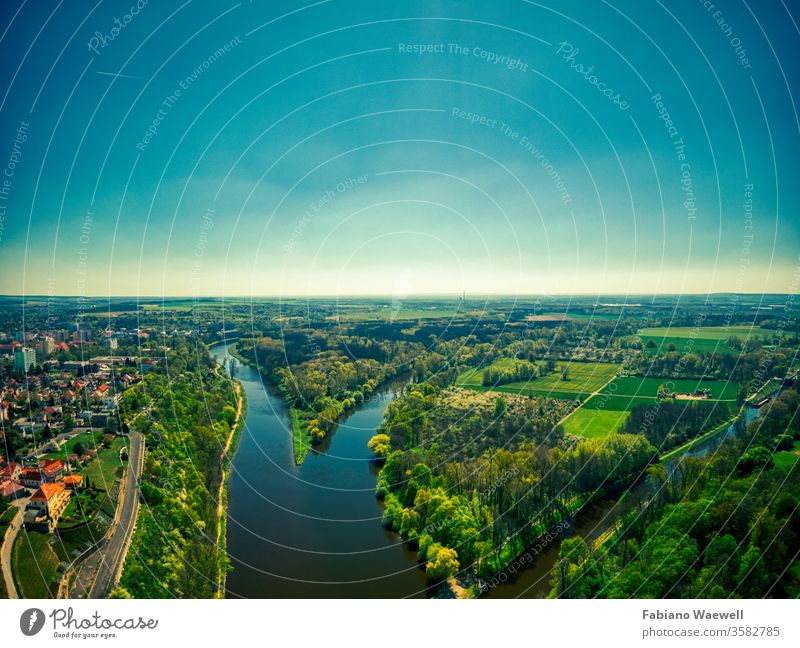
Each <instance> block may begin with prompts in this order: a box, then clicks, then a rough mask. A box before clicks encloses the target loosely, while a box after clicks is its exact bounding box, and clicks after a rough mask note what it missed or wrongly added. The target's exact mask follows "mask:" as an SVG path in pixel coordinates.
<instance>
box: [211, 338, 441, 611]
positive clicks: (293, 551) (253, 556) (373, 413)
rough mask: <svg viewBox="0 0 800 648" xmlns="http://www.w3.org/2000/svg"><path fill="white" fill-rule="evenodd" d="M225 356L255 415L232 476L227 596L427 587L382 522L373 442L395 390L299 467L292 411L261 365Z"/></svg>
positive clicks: (414, 591)
mask: <svg viewBox="0 0 800 648" xmlns="http://www.w3.org/2000/svg"><path fill="white" fill-rule="evenodd" d="M211 353H212V355H213V356H214V357H215V358H216V360H217V361H218V362H220V363H222V362H225V361H227V366H228V368H229V370H230V371H231V373H232V375H233V376H234V377H235V378H237V379H238V380H239V381H240V382H241V383H242V386H243V388H244V391H245V394H246V395H247V418H246V421H245V427H244V431H243V433H242V437H241V440H240V442H239V446H238V448H237V450H236V453H235V455H234V457H233V462H232V464H231V476H230V481H229V484H228V516H229V517H228V532H227V547H228V554H229V556H230V559H231V563H232V565H233V570H232V571H231V572H229V574H228V581H227V589H228V592H227V595H228V596H229V597H247V598H290V597H309V598H328V597H330V598H344V597H359V598H400V597H414V596H422V597H424V596H425V595H426V583H425V575H424V573H423V571H422V570H421V569H419V567H418V564H417V560H416V554H415V553H414V552H411V551H409V550H408V549H407V547H405V545H404V544H403V543H402V541H401V540H400V538H399V537H398V536H397V535H396V534H394V533H390V532H388V531H386V530H385V529H384V528H383V527H382V526H381V507H380V505H379V503H378V500H377V499H376V498H375V483H376V476H377V470H376V468H375V466H374V464H373V463H372V461H371V458H372V453H371V452H370V450H369V449H368V448H367V441H369V439H370V437H371V436H372V435H373V434H375V428H376V427H377V426H378V424H379V423H380V422H381V420H382V419H383V414H384V412H385V411H386V407H387V406H388V404H389V403H390V402H391V401H392V400H393V398H394V397H395V389H396V387H397V386H396V385H392V386H388V387H386V388H384V389H383V390H381V391H379V392H377V393H376V394H375V395H373V398H372V399H371V400H370V401H369V402H368V403H367V404H365V405H364V406H363V407H362V408H361V409H360V410H358V411H357V412H355V413H354V414H352V415H350V416H349V417H348V418H347V419H345V420H344V421H342V423H341V424H340V425H339V427H338V428H337V429H336V431H335V432H334V434H333V435H332V436H331V437H330V439H329V440H327V439H326V442H327V443H325V444H324V445H323V446H322V447H321V448H320V451H319V452H316V451H313V452H311V453H309V455H308V457H307V458H306V460H305V462H303V464H302V465H301V466H296V465H295V463H294V459H293V455H292V437H291V428H290V420H289V413H288V409H287V407H286V404H285V402H284V401H283V399H282V398H281V396H280V395H279V394H277V393H275V392H273V391H272V390H271V389H270V388H269V387H268V386H266V385H264V384H263V383H262V381H261V378H260V376H259V375H258V372H257V371H256V370H254V369H253V368H251V367H249V366H248V365H246V364H243V363H240V362H239V361H238V360H236V359H235V358H233V357H232V356H230V355H229V354H228V352H227V349H226V347H225V346H224V345H217V346H214V347H212V349H211Z"/></svg>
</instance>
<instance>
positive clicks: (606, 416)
mask: <svg viewBox="0 0 800 648" xmlns="http://www.w3.org/2000/svg"><path fill="white" fill-rule="evenodd" d="M595 398H597V396H595V397H594V398H593V399H592V400H594V399H595ZM590 402H591V401H590ZM629 415H630V414H629V413H628V412H626V411H617V410H604V409H587V408H586V407H585V406H584V407H581V408H580V409H579V410H577V411H575V412H573V413H572V415H571V416H570V417H569V418H568V419H567V420H566V421H564V423H563V427H564V432H566V433H567V434H574V435H575V436H581V437H584V438H587V439H596V438H601V437H606V436H609V435H611V434H614V433H615V432H616V431H617V430H619V429H620V428H621V427H622V426H623V424H624V423H625V421H626V419H627V418H628V416H629Z"/></svg>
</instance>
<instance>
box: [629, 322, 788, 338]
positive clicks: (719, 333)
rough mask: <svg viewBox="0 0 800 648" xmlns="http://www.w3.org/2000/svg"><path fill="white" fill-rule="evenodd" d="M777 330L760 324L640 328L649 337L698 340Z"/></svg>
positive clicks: (758, 334)
mask: <svg viewBox="0 0 800 648" xmlns="http://www.w3.org/2000/svg"><path fill="white" fill-rule="evenodd" d="M774 333H775V331H773V330H770V329H762V328H759V327H758V326H698V327H697V328H694V327H692V326H673V327H662V328H643V329H640V330H639V335H646V336H648V337H657V338H663V337H677V338H694V339H696V340H727V339H728V338H729V337H731V336H732V335H735V336H736V337H738V338H741V339H742V341H744V340H745V339H747V338H748V337H750V338H752V337H756V338H757V337H760V336H762V335H766V336H772V335H773V334H774Z"/></svg>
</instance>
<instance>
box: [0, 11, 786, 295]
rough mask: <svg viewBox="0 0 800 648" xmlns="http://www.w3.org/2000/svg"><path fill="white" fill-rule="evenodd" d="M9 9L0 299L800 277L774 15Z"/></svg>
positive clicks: (608, 290) (527, 288) (631, 287)
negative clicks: (0, 296)
mask: <svg viewBox="0 0 800 648" xmlns="http://www.w3.org/2000/svg"><path fill="white" fill-rule="evenodd" d="M13 4H14V3H8V4H7V5H6V6H4V7H1V8H0V12H2V15H3V17H4V18H5V20H6V22H7V24H9V25H10V27H9V29H8V30H7V33H6V34H5V35H4V37H3V38H2V40H1V41H0V42H1V43H2V49H3V57H4V60H5V61H6V62H7V64H6V65H5V66H4V69H3V70H2V71H0V75H2V78H3V80H4V81H5V84H4V85H5V86H6V88H7V91H6V93H5V96H4V98H3V99H2V102H0V114H2V118H3V127H4V132H5V134H6V135H5V139H4V142H5V145H4V146H5V149H3V150H5V151H7V154H8V155H9V157H8V162H7V164H5V171H6V178H5V179H6V180H7V181H8V182H7V183H6V185H5V186H3V187H1V189H2V191H0V209H1V210H2V211H0V216H2V217H3V220H2V221H0V292H3V293H16V294H41V295H47V294H59V295H70V294H72V295H86V296H88V295H96V296H107V295H109V294H113V295H136V294H148V295H174V296H184V295H195V294H202V295H217V296H222V295H270V296H272V295H275V296H279V295H326V296H333V295H345V294H347V295H350V294H362V295H393V296H399V297H402V296H404V295H411V294H442V293H455V294H458V293H461V292H462V291H464V290H466V291H468V292H473V293H479V294H484V295H485V294H495V293H502V294H561V295H569V294H683V293H696V294H708V293H718V292H735V293H752V294H758V293H763V292H772V293H792V292H795V291H796V289H797V286H798V283H800V280H798V277H799V276H800V273H798V263H799V261H798V251H800V218H798V213H800V209H799V208H800V200H798V192H797V191H796V182H795V180H794V179H795V178H796V177H797V176H798V172H799V171H800V146H798V135H799V134H800V132H799V131H800V121H799V120H798V116H797V112H796V109H795V105H794V103H793V100H792V95H791V87H792V85H793V84H795V83H796V81H797V75H798V72H797V67H796V66H783V65H781V64H780V63H781V61H791V60H798V58H800V52H798V49H797V39H796V38H792V37H791V36H792V35H793V34H794V32H793V31H792V30H793V26H792V24H791V23H790V21H787V20H786V19H785V12H784V10H783V8H782V7H781V6H780V5H771V4H770V5H761V6H759V7H758V8H757V9H755V8H754V9H752V10H751V9H750V8H749V7H746V6H738V5H737V6H730V7H725V8H724V10H722V11H723V13H724V18H725V21H726V24H728V25H730V26H732V27H731V29H733V30H734V31H733V32H731V33H732V34H733V35H731V34H728V33H727V32H726V31H723V30H722V29H721V28H720V25H719V24H718V22H717V21H716V19H715V18H714V17H713V15H712V13H710V12H709V11H707V10H706V9H705V8H704V7H703V6H702V4H698V3H693V4H687V5H684V6H679V7H674V8H671V9H670V8H666V7H664V6H661V5H642V4H641V3H637V2H634V1H633V0H623V1H622V2H619V3H617V6H611V5H610V4H601V5H597V6H586V7H581V10H580V20H575V19H573V18H571V17H570V16H569V15H566V14H565V13H562V12H561V11H559V10H557V9H553V8H549V7H546V6H543V5H533V4H528V3H520V4H514V3H501V4H500V5H499V6H494V5H487V4H486V3H478V2H471V1H470V2H464V3H458V5H457V6H451V5H449V4H446V3H439V2H423V1H421V0H417V1H412V2H408V3H403V4H402V5H401V6H389V5H383V4H370V5H364V4H363V3H356V4H352V5H349V7H350V11H349V12H348V11H347V9H348V5H347V4H346V3H345V4H334V3H328V2H321V3H315V4H312V5H309V6H307V7H303V8H299V9H298V8H297V7H296V6H295V5H294V4H293V3H290V2H275V3H240V4H232V5H231V6H221V5H218V4H216V3H213V4H212V3H207V4H203V5H201V6H197V5H196V3H195V4H192V5H191V10H189V8H184V7H181V8H179V9H177V10H174V9H173V8H168V7H165V6H159V5H156V4H153V3H150V4H147V5H145V6H144V7H143V8H142V9H141V10H140V11H139V12H138V13H136V14H135V15H134V16H131V17H130V19H129V20H126V21H125V24H124V27H122V28H116V27H115V25H116V23H115V22H114V20H115V18H119V17H120V16H121V15H123V14H125V12H126V11H128V9H129V5H130V3H129V2H104V3H100V4H99V5H98V6H96V7H94V8H92V9H86V12H85V13H84V12H82V11H70V12H63V11H58V9H51V8H49V7H44V6H40V5H36V6H34V5H31V4H30V3H29V4H26V5H24V6H22V7H21V8H20V9H19V11H17V12H15V10H14V7H13V6H12V5H13ZM752 12H755V13H752ZM54 15H55V16H57V18H53V16H54ZM89 18H90V19H89ZM756 20H757V23H758V24H757V25H756ZM587 24H590V25H592V29H591V30H589V29H587V28H586V26H585V25H587ZM745 27H747V29H746V30H745ZM758 27H761V30H760V31H759V29H758ZM115 28H116V29H117V31H116V32H113V38H112V37H111V35H112V32H111V30H112V29H115ZM744 33H746V34H747V37H746V42H744V40H745V39H743V38H742V34H744ZM98 34H99V35H98ZM651 34H652V35H655V34H658V36H657V37H655V36H651ZM766 34H769V35H770V36H769V38H767V37H766ZM734 37H736V38H738V40H739V41H742V47H743V48H744V50H745V53H746V56H744V55H743V54H742V52H741V49H742V48H741V47H740V48H739V49H738V50H737V49H736V48H734V47H732V45H731V42H732V40H731V39H732V38H734ZM737 42H738V41H737ZM611 43H613V44H614V46H613V47H609V44H611ZM32 44H33V45H32ZM701 44H702V45H701ZM28 52H29V54H28ZM743 56H744V58H743ZM4 162H5V160H4V159H3V158H0V164H3V163H4ZM9 173H10V176H9Z"/></svg>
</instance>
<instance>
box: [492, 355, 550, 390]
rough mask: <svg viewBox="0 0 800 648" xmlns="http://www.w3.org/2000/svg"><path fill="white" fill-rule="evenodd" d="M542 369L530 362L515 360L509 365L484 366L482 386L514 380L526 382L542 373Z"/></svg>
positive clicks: (512, 381) (502, 383)
mask: <svg viewBox="0 0 800 648" xmlns="http://www.w3.org/2000/svg"><path fill="white" fill-rule="evenodd" d="M543 371H544V368H543V367H539V366H537V365H535V364H534V363H532V362H529V361H527V360H517V361H516V362H514V363H513V364H512V365H510V366H501V367H497V366H493V367H486V369H484V370H483V374H482V376H481V380H482V382H483V385H484V386H486V387H494V386H497V385H506V384H508V383H514V382H527V381H529V380H532V379H534V378H536V377H538V376H540V375H542V373H543Z"/></svg>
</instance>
